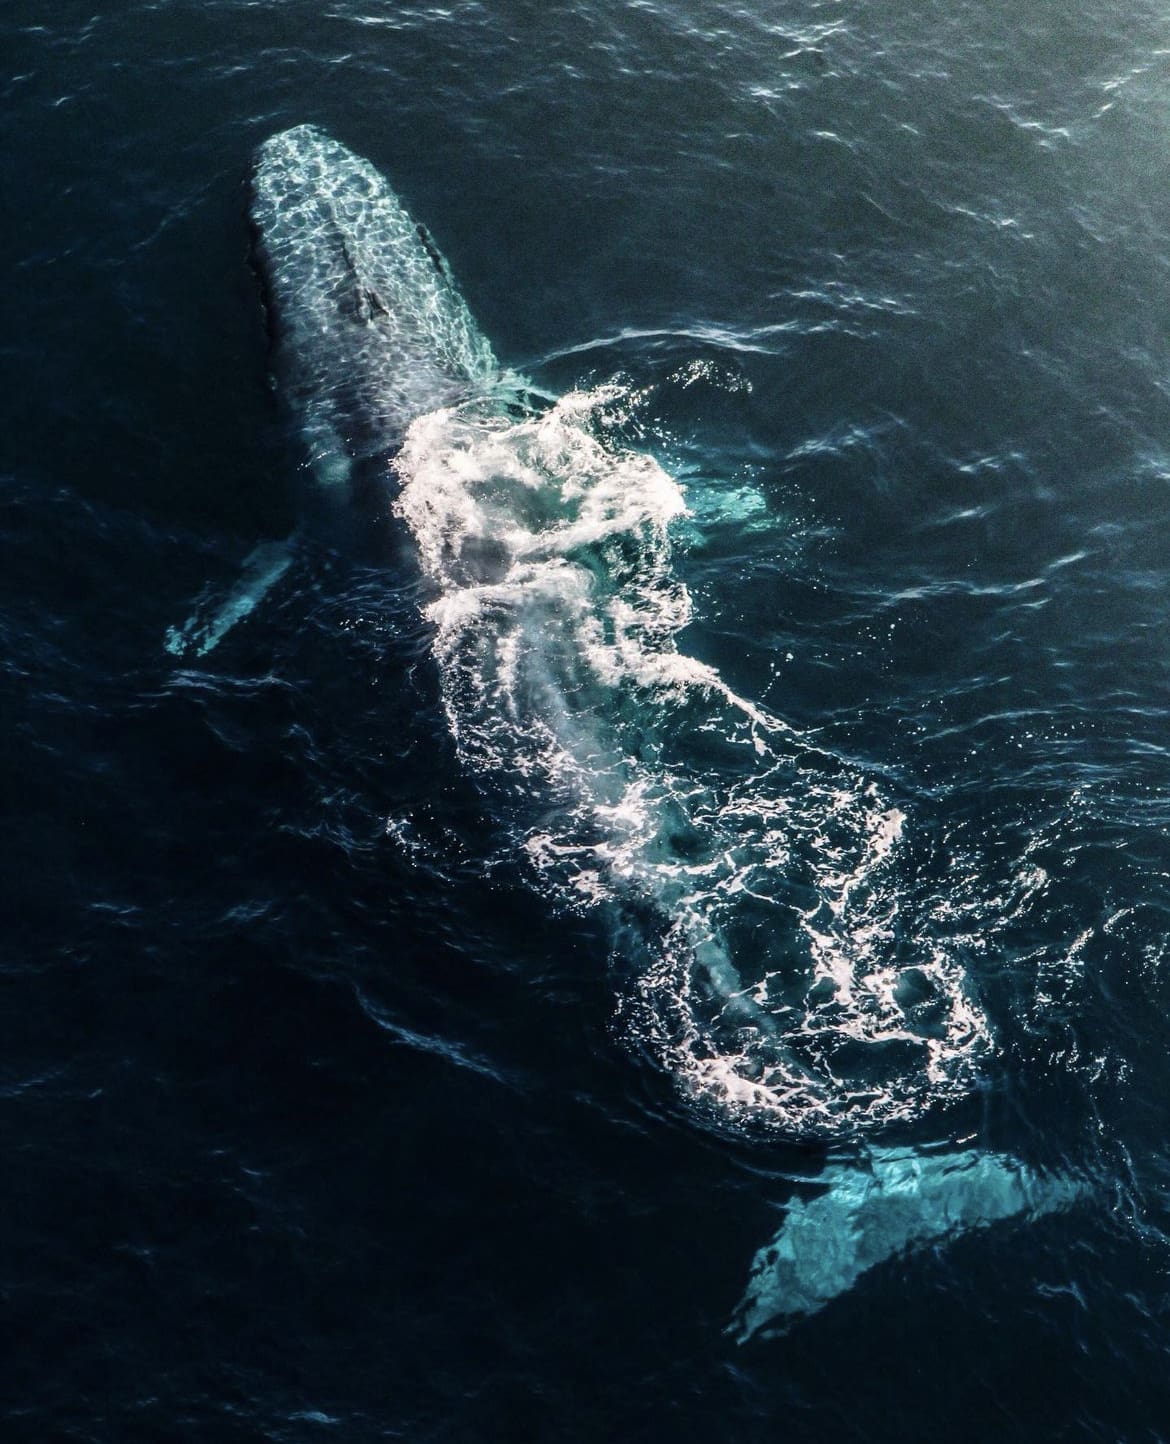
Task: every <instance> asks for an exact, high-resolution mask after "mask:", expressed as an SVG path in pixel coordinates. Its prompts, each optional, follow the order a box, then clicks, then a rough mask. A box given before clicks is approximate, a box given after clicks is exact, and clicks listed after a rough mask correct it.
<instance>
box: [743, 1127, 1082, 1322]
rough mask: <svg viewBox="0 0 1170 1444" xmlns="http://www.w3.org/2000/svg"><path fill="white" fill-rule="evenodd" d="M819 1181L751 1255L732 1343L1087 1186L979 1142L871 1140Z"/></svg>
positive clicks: (1060, 1202)
mask: <svg viewBox="0 0 1170 1444" xmlns="http://www.w3.org/2000/svg"><path fill="white" fill-rule="evenodd" d="M819 1181H820V1182H821V1183H823V1184H827V1185H828V1189H827V1191H826V1192H825V1193H823V1194H821V1195H820V1196H819V1197H817V1198H814V1199H812V1200H811V1201H804V1200H801V1199H794V1200H793V1201H792V1203H790V1204H789V1206H788V1210H787V1213H786V1215H785V1219H784V1223H783V1225H782V1226H781V1228H780V1230H779V1232H778V1233H777V1234H776V1235H775V1237H774V1238H773V1239H772V1240H771V1241H770V1242H769V1243H767V1244H765V1246H764V1247H763V1248H761V1249H760V1250H759V1251H758V1252H757V1253H756V1255H755V1258H754V1259H753V1260H752V1268H751V1275H750V1277H749V1279H748V1285H747V1289H746V1290H745V1292H744V1296H743V1298H742V1299H741V1300H740V1302H739V1305H738V1306H737V1308H736V1310H735V1314H734V1316H733V1319H732V1322H731V1323H730V1325H729V1326H728V1329H727V1332H728V1333H730V1334H732V1335H734V1337H735V1340H736V1342H737V1343H741V1344H742V1343H745V1342H746V1341H747V1340H748V1339H750V1338H752V1337H753V1335H755V1334H758V1333H760V1332H761V1331H765V1332H767V1333H781V1332H784V1331H786V1330H787V1329H788V1328H790V1327H791V1326H792V1325H793V1324H794V1323H795V1322H797V1321H798V1320H799V1319H801V1318H804V1317H807V1316H808V1315H810V1314H814V1313H817V1312H818V1311H819V1310H821V1309H823V1308H824V1307H825V1305H826V1304H828V1303H830V1302H831V1301H832V1300H833V1299H835V1298H837V1297H838V1296H839V1295H841V1294H843V1293H845V1292H846V1291H847V1290H848V1289H850V1288H852V1287H853V1285H854V1284H855V1283H856V1282H857V1280H858V1279H860V1278H861V1276H862V1275H863V1274H865V1273H867V1272H868V1271H869V1270H870V1269H872V1268H874V1267H876V1266H877V1265H878V1264H880V1263H883V1262H885V1260H887V1259H891V1258H896V1257H898V1256H900V1255H904V1254H906V1253H909V1252H911V1251H913V1250H915V1249H918V1248H922V1247H924V1246H926V1245H927V1244H931V1243H939V1242H945V1241H946V1240H948V1239H952V1238H957V1237H958V1236H959V1235H961V1234H964V1233H969V1232H971V1231H972V1230H974V1229H979V1228H986V1227H988V1226H989V1225H990V1224H993V1223H997V1222H999V1221H1000V1220H1002V1219H1008V1218H1014V1217H1017V1216H1027V1217H1031V1218H1036V1217H1039V1216H1040V1215H1041V1214H1046V1213H1052V1212H1054V1211H1055V1210H1057V1209H1060V1208H1065V1207H1067V1206H1068V1205H1070V1204H1071V1203H1073V1202H1074V1201H1075V1200H1076V1199H1077V1198H1078V1197H1080V1196H1081V1195H1082V1194H1083V1193H1084V1192H1085V1188H1086V1185H1085V1183H1084V1182H1083V1181H1081V1180H1078V1179H1074V1178H1070V1177H1068V1176H1062V1175H1056V1174H1042V1173H1038V1172H1036V1171H1034V1170H1032V1169H1030V1168H1028V1167H1027V1166H1026V1165H1025V1164H1023V1163H1021V1162H1020V1161H1019V1160H1018V1159H1015V1158H1013V1157H1011V1156H1010V1155H1009V1154H1005V1153H989V1152H983V1151H980V1150H977V1149H971V1150H965V1151H962V1152H957V1153H956V1152H951V1153H920V1152H919V1151H918V1150H917V1149H913V1148H892V1149H891V1148H875V1149H872V1150H871V1151H870V1153H869V1154H868V1157H867V1159H866V1160H865V1161H864V1162H861V1163H857V1164H848V1165H846V1164H837V1163H833V1164H830V1165H829V1166H828V1168H826V1170H825V1172H824V1174H823V1175H822V1177H821V1179H820V1180H819Z"/></svg>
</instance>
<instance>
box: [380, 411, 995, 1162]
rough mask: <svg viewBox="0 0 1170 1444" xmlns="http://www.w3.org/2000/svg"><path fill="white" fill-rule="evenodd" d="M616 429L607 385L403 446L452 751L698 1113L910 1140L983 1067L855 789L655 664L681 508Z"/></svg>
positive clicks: (699, 685) (663, 661) (758, 713)
mask: <svg viewBox="0 0 1170 1444" xmlns="http://www.w3.org/2000/svg"><path fill="white" fill-rule="evenodd" d="M634 404H635V398H634V396H633V393H630V392H628V391H626V390H624V389H623V388H622V387H621V386H618V385H610V386H601V387H598V388H595V389H594V390H591V391H580V392H574V393H571V394H569V395H567V396H564V397H562V398H561V399H560V400H559V401H557V402H555V403H554V404H553V405H551V406H550V407H549V408H548V409H547V410H546V411H544V412H543V413H541V414H530V413H526V412H524V411H522V410H521V409H520V408H518V407H516V406H512V407H508V406H506V405H503V404H501V401H500V399H499V398H498V397H496V398H489V399H486V400H483V399H481V400H477V401H474V402H468V403H464V404H462V405H459V406H456V407H452V408H448V409H444V410H439V411H435V412H432V413H431V414H429V415H427V416H424V417H421V418H419V419H418V420H416V421H415V422H414V423H413V424H412V425H411V426H410V428H409V431H408V433H407V436H406V440H405V444H404V446H403V448H402V450H401V452H400V454H399V456H398V458H397V461H396V467H397V471H398V474H399V478H400V480H401V484H402V485H401V491H400V493H399V497H398V500H397V502H396V508H397V510H398V512H399V514H400V515H401V516H402V517H403V518H404V519H405V521H406V522H407V524H408V525H409V527H410V529H411V531H412V533H413V534H414V537H415V538H416V541H417V544H418V551H419V556H420V558H421V562H422V566H423V569H424V572H425V573H426V575H427V577H428V579H429V580H430V582H431V584H432V586H433V588H434V594H433V600H432V601H431V603H430V605H429V608H428V616H429V619H430V621H431V623H432V625H433V627H434V649H435V655H436V657H437V660H438V664H439V671H440V676H441V680H442V689H443V702H444V706H445V709H446V714H447V718H448V721H449V724H450V727H451V731H452V735H453V736H454V737H455V739H456V742H457V745H458V748H459V751H460V755H461V757H462V759H463V761H464V763H465V765H467V766H468V767H469V768H470V769H472V770H473V771H474V772H475V773H476V774H478V775H479V776H480V778H481V779H482V781H483V783H484V785H485V786H486V787H487V788H488V789H489V790H490V792H491V794H492V795H493V797H494V798H495V799H496V802H497V805H498V806H500V807H501V809H503V810H504V811H505V812H506V814H507V819H508V823H509V826H510V827H511V828H513V829H514V830H515V834H516V837H515V838H514V840H517V839H518V841H519V844H520V846H521V847H522V849H523V852H524V854H525V855H526V856H527V858H528V860H529V863H530V865H531V867H532V870H533V873H534V875H535V876H536V877H537V878H538V879H539V881H540V885H541V886H543V887H544V888H545V889H546V890H547V891H548V892H549V893H550V894H551V895H553V896H555V897H556V898H557V899H559V900H560V901H561V902H562V903H566V904H569V905H573V906H580V907H596V906H603V907H607V908H609V909H610V911H611V914H612V917H613V920H614V926H615V938H616V939H617V942H616V943H615V953H616V954H617V956H618V958H619V959H620V963H621V971H622V974H623V976H624V977H625V978H626V979H627V980H628V987H627V989H626V991H625V1002H624V1005H623V1008H622V1016H623V1018H624V1020H625V1023H626V1026H627V1027H628V1028H629V1029H630V1030H631V1032H632V1033H633V1034H634V1035H636V1036H637V1037H638V1038H639V1039H640V1040H641V1041H643V1042H645V1043H648V1044H649V1045H650V1046H651V1048H652V1049H653V1051H654V1052H655V1053H656V1054H657V1056H658V1057H659V1058H660V1059H661V1061H662V1062H663V1064H664V1066H666V1067H667V1068H668V1069H669V1070H670V1071H671V1072H672V1073H674V1074H675V1075H676V1076H677V1078H678V1079H679V1080H680V1083H681V1086H682V1087H683V1089H684V1091H685V1092H686V1093H687V1094H688V1095H689V1096H690V1097H691V1098H692V1099H694V1100H695V1101H696V1102H697V1103H698V1104H699V1105H700V1106H701V1107H709V1108H711V1109H713V1110H717V1111H718V1113H719V1115H720V1116H721V1117H722V1118H723V1119H724V1120H730V1121H732V1122H733V1123H742V1124H752V1125H757V1126H758V1125H763V1126H765V1127H774V1128H777V1129H782V1130H785V1131H800V1132H803V1133H809V1132H821V1133H826V1134H834V1133H840V1132H842V1131H847V1130H849V1129H851V1128H852V1127H856V1126H864V1125H867V1124H874V1123H882V1122H889V1121H893V1120H895V1119H907V1118H911V1117H914V1116H916V1115H918V1114H920V1113H921V1112H923V1111H924V1110H925V1109H926V1108H927V1107H929V1106H931V1105H932V1104H933V1103H934V1102H937V1101H940V1100H943V1099H946V1098H949V1097H953V1096H955V1095H956V1094H958V1093H961V1092H962V1091H964V1090H966V1089H968V1088H970V1087H971V1085H972V1083H973V1082H974V1079H975V1076H976V1072H977V1069H978V1066H979V1062H980V1059H981V1056H982V1055H983V1054H984V1052H985V1051H986V1049H987V1047H988V1030H987V1026H986V1023H985V1020H984V1018H983V1016H982V1014H981V1012H980V1011H979V1008H978V1005H977V1003H976V1002H975V1000H974V999H973V997H972V996H971V995H970V993H969V991H968V987H967V982H966V978H965V974H964V969H963V966H962V962H961V957H960V948H958V947H956V948H955V949H952V950H949V951H948V950H947V949H945V948H943V947H942V946H941V945H935V944H932V943H929V942H917V941H916V937H917V936H921V937H926V936H930V935H938V933H939V930H938V929H937V928H930V927H926V926H921V925H920V926H917V927H916V926H915V923H918V924H922V923H923V922H924V921H925V920H924V919H921V918H915V919H906V918H904V917H903V916H902V913H901V909H902V906H903V904H902V901H901V899H902V896H903V888H902V879H901V877H900V872H899V868H900V854H901V851H902V848H903V841H904V836H905V833H906V828H907V822H906V818H905V817H904V816H903V815H902V813H901V812H900V811H899V810H898V809H897V808H896V807H894V806H893V805H892V804H891V803H890V802H889V801H887V800H886V799H885V798H883V796H882V794H881V792H880V790H879V788H878V786H877V785H875V784H874V783H873V782H872V781H871V780H868V779H866V778H864V777H862V776H860V775H858V774H857V773H856V772H855V771H853V770H851V769H850V768H849V767H847V766H845V765H844V764H842V763H841V762H840V761H839V760H838V759H834V758H831V757H827V756H825V757H824V761H823V765H822V764H818V763H817V762H815V761H812V762H810V761H809V760H808V757H809V755H810V754H809V750H808V747H807V743H806V742H805V740H804V739H802V738H801V737H799V736H798V735H797V734H796V733H794V732H793V730H792V729H791V728H790V727H788V726H787V725H786V724H784V723H783V722H782V721H781V720H780V719H779V718H777V717H775V716H772V715H771V714H769V713H768V712H767V711H766V710H765V709H764V708H762V707H760V706H759V705H757V704H756V703H754V702H752V701H750V700H748V699H745V698H742V697H739V696H738V695H737V694H736V693H735V692H734V691H733V690H732V689H731V688H730V687H729V686H728V685H727V684H726V683H725V682H724V681H723V679H722V678H721V677H720V676H719V674H718V672H716V671H715V670H714V669H713V668H712V667H711V666H710V665H708V664H707V663H705V662H703V661H701V660H699V659H698V658H696V657H693V656H690V655H688V654H687V652H685V651H684V650H682V649H681V648H680V645H679V637H680V634H681V633H682V631H683V629H684V628H685V627H686V626H687V625H688V623H689V622H690V621H691V619H692V602H691V597H690V595H689V593H688V591H687V588H686V587H685V586H684V585H683V583H682V582H681V581H680V579H679V577H678V576H677V574H676V571H675V569H674V567H673V565H672V556H671V531H672V524H673V523H676V522H677V521H678V519H679V518H681V517H682V516H683V515H684V514H685V513H686V510H687V508H686V498H685V497H684V494H683V492H682V489H681V488H680V487H679V485H678V484H677V483H676V482H675V481H674V480H673V479H672V478H671V477H670V476H669V475H667V473H666V472H665V471H664V470H663V469H662V468H661V467H660V466H659V465H658V464H657V462H655V461H654V460H653V459H652V458H651V457H649V456H647V455H644V454H641V453H637V452H634V451H631V450H629V449H628V448H626V447H625V446H624V445H622V444H621V443H620V442H619V440H618V439H617V437H618V433H619V432H620V430H621V428H622V426H623V424H624V423H625V422H626V421H627V420H628V413H629V409H630V407H631V406H633V405H634ZM944 906H945V903H944V901H943V900H941V899H940V900H939V902H938V904H937V908H938V910H939V912H940V915H941V911H942V909H943V908H944ZM633 916H637V918H638V919H639V921H638V922H637V923H636V924H633V923H629V922H628V919H629V918H631V917H633ZM647 918H649V921H647V920H646V919H647ZM623 919H625V920H627V921H623ZM937 920H938V919H936V920H935V921H937ZM944 932H945V930H944Z"/></svg>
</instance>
